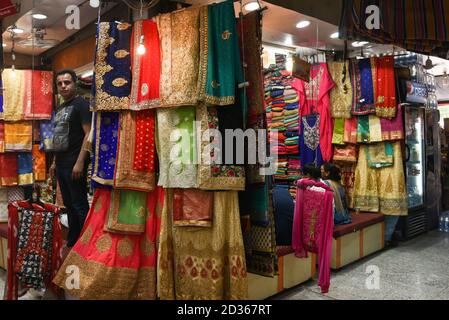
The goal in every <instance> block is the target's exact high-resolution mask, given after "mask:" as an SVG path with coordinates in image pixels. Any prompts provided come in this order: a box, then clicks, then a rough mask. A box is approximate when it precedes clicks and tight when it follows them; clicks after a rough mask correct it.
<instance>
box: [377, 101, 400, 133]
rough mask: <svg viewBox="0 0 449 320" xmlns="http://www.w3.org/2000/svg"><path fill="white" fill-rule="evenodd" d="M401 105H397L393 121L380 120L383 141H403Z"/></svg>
mask: <svg viewBox="0 0 449 320" xmlns="http://www.w3.org/2000/svg"><path fill="white" fill-rule="evenodd" d="M402 108H403V107H402V105H401V104H399V105H398V109H397V112H396V117H394V118H393V119H391V120H390V119H386V118H382V119H380V126H381V131H382V140H383V141H395V140H403V139H404V121H403V112H402V111H403V110H402Z"/></svg>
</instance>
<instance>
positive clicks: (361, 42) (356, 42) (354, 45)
mask: <svg viewBox="0 0 449 320" xmlns="http://www.w3.org/2000/svg"><path fill="white" fill-rule="evenodd" d="M368 43H369V42H367V41H355V42H353V43H352V46H353V47H355V48H359V47H363V46H364V45H366V44H368Z"/></svg>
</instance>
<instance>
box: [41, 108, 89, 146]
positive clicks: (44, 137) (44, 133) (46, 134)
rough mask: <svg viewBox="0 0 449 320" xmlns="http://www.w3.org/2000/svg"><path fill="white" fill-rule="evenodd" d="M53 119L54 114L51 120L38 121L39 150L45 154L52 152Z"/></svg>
mask: <svg viewBox="0 0 449 320" xmlns="http://www.w3.org/2000/svg"><path fill="white" fill-rule="evenodd" d="M54 117H55V114H54V113H53V114H52V120H50V121H45V120H44V121H39V126H40V136H41V144H40V149H41V150H43V151H45V152H50V151H52V150H53V137H54V135H55V126H54V120H53V119H54ZM92 128H93V127H92ZM92 132H93V131H92Z"/></svg>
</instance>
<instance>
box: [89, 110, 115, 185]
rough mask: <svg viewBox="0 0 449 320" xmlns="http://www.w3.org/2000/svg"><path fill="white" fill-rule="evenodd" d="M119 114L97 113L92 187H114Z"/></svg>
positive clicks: (94, 129)
mask: <svg viewBox="0 0 449 320" xmlns="http://www.w3.org/2000/svg"><path fill="white" fill-rule="evenodd" d="M119 116H120V113H118V112H96V113H95V114H94V117H95V120H94V121H95V125H94V126H93V127H92V131H93V132H94V140H93V150H94V152H93V153H92V183H93V184H92V185H93V187H96V186H97V184H98V187H99V186H113V185H114V171H115V167H116V159H117V144H118V131H119V127H120V124H119Z"/></svg>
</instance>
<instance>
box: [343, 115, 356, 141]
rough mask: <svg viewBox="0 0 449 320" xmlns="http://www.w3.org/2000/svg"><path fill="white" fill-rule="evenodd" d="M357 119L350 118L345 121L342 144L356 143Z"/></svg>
mask: <svg viewBox="0 0 449 320" xmlns="http://www.w3.org/2000/svg"><path fill="white" fill-rule="evenodd" d="M357 126H358V123H357V117H352V118H350V119H346V120H345V132H344V135H343V142H345V143H352V144H356V143H357Z"/></svg>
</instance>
